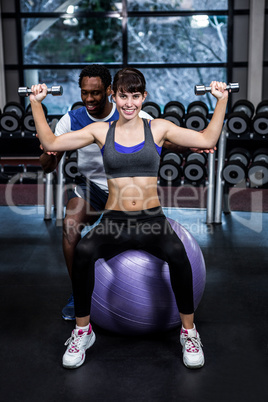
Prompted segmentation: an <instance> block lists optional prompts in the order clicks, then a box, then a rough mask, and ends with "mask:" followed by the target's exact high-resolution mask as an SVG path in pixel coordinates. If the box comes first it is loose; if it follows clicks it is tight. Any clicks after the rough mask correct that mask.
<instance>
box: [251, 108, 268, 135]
mask: <svg viewBox="0 0 268 402" xmlns="http://www.w3.org/2000/svg"><path fill="white" fill-rule="evenodd" d="M252 128H253V131H254V133H255V134H258V135H261V136H266V135H268V113H266V112H263V113H258V114H256V116H255V117H254V119H253V121H252Z"/></svg>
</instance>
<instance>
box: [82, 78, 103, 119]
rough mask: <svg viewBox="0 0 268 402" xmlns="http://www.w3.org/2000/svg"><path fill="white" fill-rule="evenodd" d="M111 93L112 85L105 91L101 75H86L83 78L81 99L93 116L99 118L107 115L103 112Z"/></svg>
mask: <svg viewBox="0 0 268 402" xmlns="http://www.w3.org/2000/svg"><path fill="white" fill-rule="evenodd" d="M109 94H110V87H109V88H107V90H106V91H105V89H104V85H103V83H102V81H101V79H100V77H90V78H89V77H84V78H83V79H82V82H81V99H82V102H83V103H84V105H85V106H86V108H87V111H88V113H89V114H90V115H91V116H93V117H96V118H97V119H101V118H103V117H106V116H105V115H103V114H104V109H105V105H106V104H107V103H108V95H109Z"/></svg>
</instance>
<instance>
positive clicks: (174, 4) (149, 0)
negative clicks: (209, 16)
mask: <svg viewBox="0 0 268 402" xmlns="http://www.w3.org/2000/svg"><path fill="white" fill-rule="evenodd" d="M127 4H128V11H180V10H181V11H183V10H228V0H217V1H215V0H161V1H159V0H128V1H127Z"/></svg>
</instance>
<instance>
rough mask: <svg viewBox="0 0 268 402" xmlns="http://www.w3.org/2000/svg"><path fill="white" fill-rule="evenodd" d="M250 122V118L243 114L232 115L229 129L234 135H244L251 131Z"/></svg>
mask: <svg viewBox="0 0 268 402" xmlns="http://www.w3.org/2000/svg"><path fill="white" fill-rule="evenodd" d="M250 122H251V120H250V118H249V117H248V116H247V115H246V114H245V113H243V112H234V113H230V115H229V117H228V120H227V128H228V131H229V132H231V133H232V134H235V135H243V134H245V133H247V132H248V131H249V129H250Z"/></svg>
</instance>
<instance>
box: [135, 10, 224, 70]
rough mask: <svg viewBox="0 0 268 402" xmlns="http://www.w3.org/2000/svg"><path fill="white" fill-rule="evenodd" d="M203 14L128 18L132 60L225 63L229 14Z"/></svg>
mask: <svg viewBox="0 0 268 402" xmlns="http://www.w3.org/2000/svg"><path fill="white" fill-rule="evenodd" d="M203 17H204V19H203V22H202V20H200V16H198V18H194V17H165V18H161V17H152V18H129V23H128V59H129V62H130V63H131V62H145V63H146V62H154V63H161V62H162V63H194V62H197V63H209V62H213V63H215V62H225V61H226V58H227V46H226V41H227V17H225V16H223V17H221V16H215V17H213V16H212V17H207V16H203ZM202 24H203V25H204V24H205V25H207V26H202Z"/></svg>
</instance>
